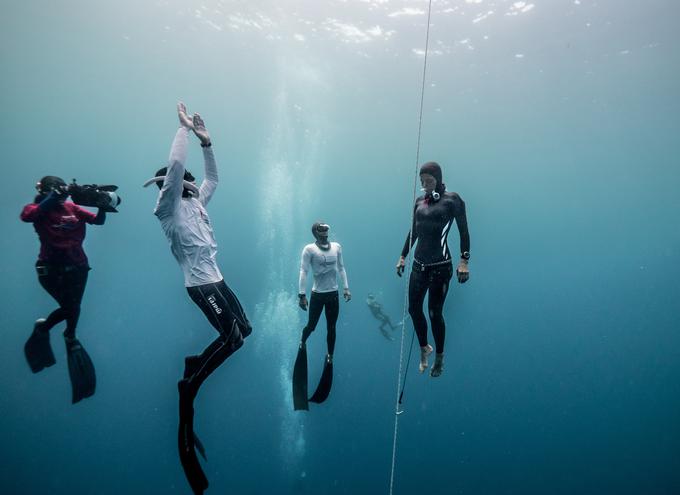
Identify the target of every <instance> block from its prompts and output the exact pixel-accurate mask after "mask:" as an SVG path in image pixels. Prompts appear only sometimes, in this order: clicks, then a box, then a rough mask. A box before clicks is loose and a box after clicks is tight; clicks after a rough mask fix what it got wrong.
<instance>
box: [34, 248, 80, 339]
mask: <svg viewBox="0 0 680 495" xmlns="http://www.w3.org/2000/svg"><path fill="white" fill-rule="evenodd" d="M35 269H36V271H37V272H38V281H39V282H40V285H42V287H43V289H45V290H46V291H47V292H48V293H49V294H50V295H51V296H52V297H53V298H54V299H55V300H56V301H57V302H58V303H59V307H58V308H57V309H55V310H54V311H52V313H50V315H49V316H48V317H47V321H45V323H44V324H43V325H42V328H41V329H42V330H43V331H49V330H51V329H52V327H54V326H55V325H57V324H58V323H61V322H62V321H64V320H66V330H64V336H65V337H68V338H75V336H76V326H77V325H78V318H79V317H80V302H81V301H82V300H83V294H84V293H85V286H86V285H87V273H88V271H89V270H90V267H89V266H87V265H57V264H48V263H45V262H42V261H38V262H37V263H36V265H35Z"/></svg>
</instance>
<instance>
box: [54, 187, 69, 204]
mask: <svg viewBox="0 0 680 495" xmlns="http://www.w3.org/2000/svg"><path fill="white" fill-rule="evenodd" d="M52 192H53V193H54V194H55V196H56V197H57V198H59V199H60V200H62V201H63V200H65V199H66V198H67V197H68V196H69V195H70V194H71V192H70V191H69V186H67V185H62V186H55V187H54V188H53V189H52Z"/></svg>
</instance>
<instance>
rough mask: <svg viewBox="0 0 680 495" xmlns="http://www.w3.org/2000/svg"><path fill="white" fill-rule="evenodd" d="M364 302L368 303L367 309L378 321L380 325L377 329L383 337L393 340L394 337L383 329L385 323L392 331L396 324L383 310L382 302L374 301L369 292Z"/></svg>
mask: <svg viewBox="0 0 680 495" xmlns="http://www.w3.org/2000/svg"><path fill="white" fill-rule="evenodd" d="M366 304H367V305H368V309H370V310H371V314H372V315H373V316H374V317H375V319H376V320H378V321H380V327H378V330H380V333H382V335H383V337H385V338H386V339H387V340H394V337H393V336H392V335H390V334H389V332H388V331H387V330H385V325H389V327H390V328H391V329H392V331H394V330H396V329H397V326H396V325H394V324H392V321H391V320H390V317H389V316H387V315H386V314H385V313H384V312H383V308H382V304H380V303H379V302H378V301H376V299H375V296H374V295H373V294H369V295H368V296H367V297H366Z"/></svg>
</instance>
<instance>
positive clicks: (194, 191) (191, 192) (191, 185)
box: [144, 175, 198, 198]
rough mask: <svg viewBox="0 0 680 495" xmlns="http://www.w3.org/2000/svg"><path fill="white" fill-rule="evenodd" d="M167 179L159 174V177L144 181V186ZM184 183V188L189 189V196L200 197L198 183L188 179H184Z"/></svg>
mask: <svg viewBox="0 0 680 495" xmlns="http://www.w3.org/2000/svg"><path fill="white" fill-rule="evenodd" d="M164 180H165V175H159V176H158V177H154V178H152V179H149V180H147V181H146V182H145V183H144V187H149V186H150V185H151V184H157V183H159V182H163V181H164ZM182 185H183V186H184V189H185V190H186V191H187V193H188V194H189V196H191V197H192V198H197V197H198V187H196V184H194V183H193V182H189V181H188V180H182Z"/></svg>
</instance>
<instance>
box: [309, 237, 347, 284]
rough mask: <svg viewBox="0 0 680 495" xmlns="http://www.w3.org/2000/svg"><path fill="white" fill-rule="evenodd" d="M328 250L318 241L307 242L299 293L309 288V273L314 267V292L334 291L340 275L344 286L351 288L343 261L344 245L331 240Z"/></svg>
mask: <svg viewBox="0 0 680 495" xmlns="http://www.w3.org/2000/svg"><path fill="white" fill-rule="evenodd" d="M330 244H331V247H330V248H329V249H328V251H324V250H322V249H321V248H320V247H319V246H317V245H316V243H312V244H307V245H306V246H305V247H304V249H303V250H302V259H301V261H300V283H299V293H300V294H305V293H306V290H307V273H309V269H310V268H311V269H312V272H313V274H314V285H313V287H312V292H333V291H336V290H338V275H340V280H341V281H342V288H343V289H349V285H348V284H347V272H345V264H344V263H343V261H342V246H340V244H338V243H337V242H331V243H330Z"/></svg>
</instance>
